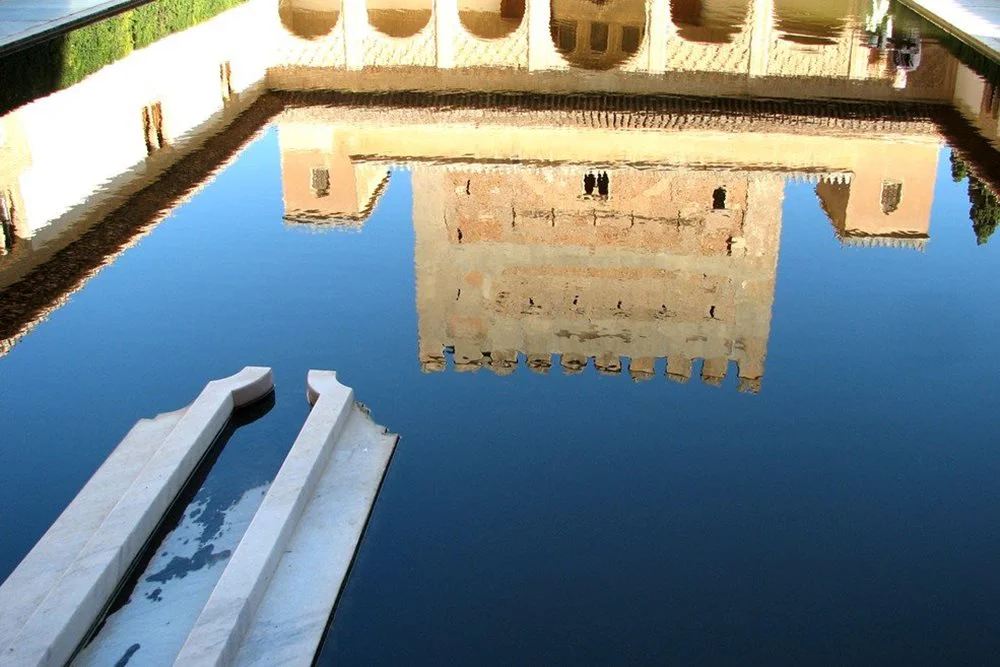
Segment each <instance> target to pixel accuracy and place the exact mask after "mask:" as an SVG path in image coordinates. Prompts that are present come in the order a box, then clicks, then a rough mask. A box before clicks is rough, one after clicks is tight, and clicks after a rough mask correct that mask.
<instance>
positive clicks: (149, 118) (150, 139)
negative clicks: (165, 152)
mask: <svg viewBox="0 0 1000 667" xmlns="http://www.w3.org/2000/svg"><path fill="white" fill-rule="evenodd" d="M142 131H143V135H144V137H145V139H146V155H152V154H153V152H154V151H156V150H158V149H160V148H163V147H164V146H166V145H167V141H166V139H165V138H164V136H163V107H161V106H160V103H159V102H153V103H152V104H147V105H146V106H144V107H143V108H142Z"/></svg>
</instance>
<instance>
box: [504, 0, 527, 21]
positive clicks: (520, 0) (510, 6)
mask: <svg viewBox="0 0 1000 667" xmlns="http://www.w3.org/2000/svg"><path fill="white" fill-rule="evenodd" d="M500 17H501V18H505V19H517V20H518V21H520V20H521V19H522V18H523V17H524V0H500Z"/></svg>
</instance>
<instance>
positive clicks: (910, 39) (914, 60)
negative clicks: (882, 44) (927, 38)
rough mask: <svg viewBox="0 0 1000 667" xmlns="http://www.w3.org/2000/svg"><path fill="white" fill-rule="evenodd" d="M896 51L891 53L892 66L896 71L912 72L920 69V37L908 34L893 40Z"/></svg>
mask: <svg viewBox="0 0 1000 667" xmlns="http://www.w3.org/2000/svg"><path fill="white" fill-rule="evenodd" d="M893 42H894V46H895V47H896V50H895V51H893V52H892V64H893V65H895V66H896V69H900V70H903V71H904V72H912V71H913V70H915V69H917V68H918V67H920V36H919V35H916V34H910V35H907V36H906V37H902V38H900V39H895V40H893Z"/></svg>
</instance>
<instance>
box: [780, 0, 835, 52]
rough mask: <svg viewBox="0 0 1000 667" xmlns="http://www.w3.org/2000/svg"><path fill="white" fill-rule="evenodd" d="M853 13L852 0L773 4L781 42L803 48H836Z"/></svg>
mask: <svg viewBox="0 0 1000 667" xmlns="http://www.w3.org/2000/svg"><path fill="white" fill-rule="evenodd" d="M850 12H851V3H850V0H823V2H811V1H809V0H774V17H775V22H776V24H777V28H778V31H779V32H781V33H782V35H781V38H782V39H784V40H786V41H789V42H793V43H795V44H802V45H804V46H824V45H828V44H835V43H836V42H837V38H838V37H839V36H840V34H841V32H843V30H844V27H845V26H846V24H847V19H848V17H849V15H850Z"/></svg>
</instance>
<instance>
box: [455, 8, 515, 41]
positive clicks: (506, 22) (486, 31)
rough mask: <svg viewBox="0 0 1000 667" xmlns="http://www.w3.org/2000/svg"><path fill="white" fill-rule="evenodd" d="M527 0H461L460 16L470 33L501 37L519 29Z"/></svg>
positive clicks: (489, 37) (486, 37) (488, 37)
mask: <svg viewBox="0 0 1000 667" xmlns="http://www.w3.org/2000/svg"><path fill="white" fill-rule="evenodd" d="M524 4H525V0H459V2H458V18H459V20H460V21H461V22H462V25H463V26H464V27H465V29H466V30H467V31H469V34H472V35H475V36H476V37H479V38H482V39H499V38H501V37H506V36H507V35H509V34H510V33H512V32H514V31H515V30H517V27H518V26H519V25H521V19H523V18H524Z"/></svg>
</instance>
